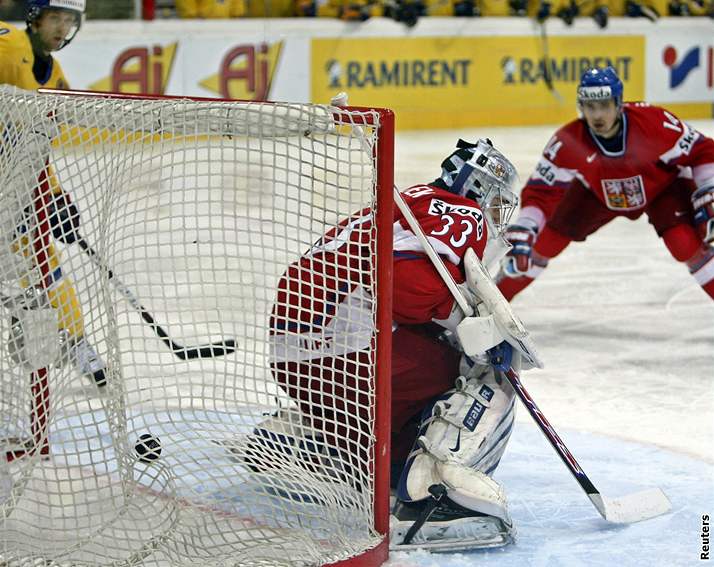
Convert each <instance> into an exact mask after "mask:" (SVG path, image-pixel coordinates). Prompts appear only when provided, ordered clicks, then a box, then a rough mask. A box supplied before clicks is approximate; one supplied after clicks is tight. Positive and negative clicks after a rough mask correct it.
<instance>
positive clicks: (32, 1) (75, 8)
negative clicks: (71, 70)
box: [25, 0, 86, 49]
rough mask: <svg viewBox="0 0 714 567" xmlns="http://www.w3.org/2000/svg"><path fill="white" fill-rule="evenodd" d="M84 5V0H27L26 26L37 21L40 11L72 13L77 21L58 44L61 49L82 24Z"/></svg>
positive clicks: (72, 37)
mask: <svg viewBox="0 0 714 567" xmlns="http://www.w3.org/2000/svg"><path fill="white" fill-rule="evenodd" d="M85 5H86V0H27V12H26V14H25V21H26V22H27V26H28V27H30V26H31V25H32V24H33V23H34V22H35V21H37V19H38V18H39V17H40V16H41V15H42V12H44V11H45V10H62V11H65V12H70V13H72V14H74V15H75V17H76V21H77V23H76V25H75V26H73V27H72V29H71V30H70V32H69V33H68V34H67V38H66V39H65V40H64V42H63V43H62V45H61V46H60V49H62V48H63V47H65V46H66V45H67V44H69V42H70V41H72V40H73V39H74V36H75V35H77V32H78V31H79V28H80V27H81V25H82V17H83V16H84V9H85Z"/></svg>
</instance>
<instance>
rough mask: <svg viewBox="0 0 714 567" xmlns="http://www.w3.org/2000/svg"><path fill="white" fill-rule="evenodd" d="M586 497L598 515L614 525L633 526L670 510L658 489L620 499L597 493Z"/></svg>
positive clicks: (670, 505) (634, 493) (668, 502)
mask: <svg viewBox="0 0 714 567" xmlns="http://www.w3.org/2000/svg"><path fill="white" fill-rule="evenodd" d="M588 496H589V497H590V500H591V501H592V503H593V505H594V506H595V508H597V511H598V512H600V515H601V516H602V517H603V518H604V519H605V520H607V521H608V522H613V523H615V524H634V523H635V522H641V521H643V520H649V519H650V518H656V517H657V516H661V515H662V514H666V513H667V512H669V511H670V510H671V509H672V504H671V502H670V501H669V498H667V496H666V495H665V493H664V492H662V491H661V490H660V489H659V488H651V489H649V490H641V491H639V492H633V493H632V494H628V495H626V496H622V497H620V498H607V497H606V496H603V495H602V494H600V493H599V492H597V493H594V494H588Z"/></svg>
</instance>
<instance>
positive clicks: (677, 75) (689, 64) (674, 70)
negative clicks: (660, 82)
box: [662, 45, 712, 89]
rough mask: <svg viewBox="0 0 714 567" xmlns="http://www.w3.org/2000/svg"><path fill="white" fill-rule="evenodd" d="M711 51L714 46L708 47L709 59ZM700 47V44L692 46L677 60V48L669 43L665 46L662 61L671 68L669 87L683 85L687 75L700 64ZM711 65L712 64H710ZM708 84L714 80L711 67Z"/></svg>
mask: <svg viewBox="0 0 714 567" xmlns="http://www.w3.org/2000/svg"><path fill="white" fill-rule="evenodd" d="M711 51H712V48H711V47H710V48H709V49H708V52H709V59H711ZM700 52H701V50H700V48H699V46H697V47H692V48H691V49H689V51H687V52H686V53H685V54H684V55H683V56H682V58H681V59H680V60H679V62H677V58H678V57H677V55H678V54H677V50H676V48H675V47H674V46H672V45H668V46H667V47H665V48H664V51H663V52H662V61H663V62H664V64H665V65H666V66H667V67H668V68H669V88H671V89H674V88H677V87H678V86H679V85H681V84H682V83H683V82H684V80H685V79H686V78H687V76H688V75H689V74H690V73H691V72H692V71H693V70H694V69H696V68H697V67H699V65H700V64H701V61H700V58H701V56H700ZM710 67H711V65H710ZM707 80H708V86H711V82H712V77H711V69H710V70H709V73H708V77H707Z"/></svg>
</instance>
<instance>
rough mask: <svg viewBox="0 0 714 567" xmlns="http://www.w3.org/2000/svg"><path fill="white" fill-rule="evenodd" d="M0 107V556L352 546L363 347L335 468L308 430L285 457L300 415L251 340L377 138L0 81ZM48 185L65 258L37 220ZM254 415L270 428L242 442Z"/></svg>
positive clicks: (313, 121)
mask: <svg viewBox="0 0 714 567" xmlns="http://www.w3.org/2000/svg"><path fill="white" fill-rule="evenodd" d="M0 107H2V111H1V112H0V117H1V118H0V121H1V122H2V124H0V126H1V127H2V131H3V135H2V140H1V144H2V145H0V294H1V296H0V299H1V302H2V308H1V309H0V449H2V452H1V453H0V565H6V564H7V565H34V564H42V565H109V564H111V565H135V564H136V565H139V564H141V565H204V564H205V565H266V566H267V565H270V566H278V565H318V564H324V563H330V562H336V561H340V560H344V559H345V558H349V557H351V556H354V555H358V554H360V553H361V552H362V551H364V550H365V549H367V548H370V547H373V546H374V545H376V543H377V542H378V541H379V539H380V536H379V534H377V533H376V531H375V529H374V522H373V516H374V511H373V498H374V492H373V486H372V485H373V471H372V465H373V463H372V462H371V461H370V459H371V457H370V456H369V455H370V451H369V450H368V449H369V447H370V446H371V445H370V444H371V443H372V442H373V441H374V439H373V437H371V435H373V423H372V417H373V407H372V406H373V404H374V395H373V382H374V360H375V356H374V352H373V349H372V350H370V356H369V357H367V358H368V360H367V361H366V363H364V364H363V365H362V366H361V367H360V368H359V369H358V371H357V372H355V375H354V381H353V383H352V382H351V386H350V387H353V388H355V389H356V390H358V391H359V392H360V396H357V399H358V400H359V402H360V403H363V404H364V405H365V407H363V408H359V411H356V412H355V415H353V416H351V418H350V420H349V423H348V424H347V425H346V427H347V430H348V433H347V435H348V436H350V437H355V438H359V439H358V442H357V443H358V445H359V447H362V448H364V450H357V451H355V452H354V453H353V454H349V451H346V450H345V446H344V445H341V444H340V443H338V442H336V441H334V438H333V437H332V436H330V435H327V434H325V435H321V433H326V432H325V431H322V432H321V431H320V427H323V428H324V427H327V428H329V427H330V426H329V424H327V425H325V424H324V423H322V422H320V423H312V424H311V428H310V429H309V433H310V435H312V437H309V439H312V440H315V439H317V440H319V443H317V446H314V443H313V444H311V443H304V444H301V445H300V446H299V447H298V446H296V445H295V444H294V443H295V442H294V439H295V438H298V439H299V438H301V434H302V431H303V430H302V429H301V428H302V427H303V425H305V424H304V423H303V422H304V420H305V417H304V416H301V415H299V413H298V411H297V408H296V405H295V403H294V401H293V400H292V399H291V398H290V397H289V396H288V395H287V394H286V392H285V391H284V390H283V389H281V388H280V387H279V386H278V385H277V383H276V380H275V379H274V376H273V372H271V367H270V361H269V357H270V347H269V342H268V336H269V328H270V324H269V320H270V314H271V309H272V308H273V304H274V302H275V301H276V297H277V295H276V294H277V285H278V281H279V279H280V278H281V276H282V275H283V273H284V272H285V270H286V268H287V266H288V265H289V264H290V263H292V262H295V261H296V260H298V258H300V256H301V255H303V254H304V253H305V252H306V251H307V250H310V248H311V246H313V244H314V243H315V242H316V241H318V239H319V238H320V237H321V236H322V235H323V234H324V233H326V232H327V231H329V230H330V229H331V228H334V227H336V226H337V223H338V222H339V221H340V220H341V219H343V218H345V217H346V216H348V215H350V214H352V213H355V212H356V211H360V210H362V209H363V208H365V207H374V204H375V192H376V186H377V184H376V173H375V171H376V170H375V166H376V159H375V157H373V154H372V153H371V152H370V151H369V150H368V148H369V146H372V145H375V144H377V143H378V137H377V135H376V133H377V131H378V130H377V128H369V127H368V128H351V127H349V124H350V122H351V121H353V120H354V119H355V117H359V120H360V121H361V123H362V124H365V123H371V124H373V125H378V120H379V115H378V114H377V113H376V112H371V111H370V112H367V111H366V112H363V113H358V112H355V111H346V110H338V109H336V108H331V107H324V106H318V105H288V104H258V103H251V104H248V103H229V102H209V101H189V100H182V99H181V100H179V99H171V100H156V99H154V100H147V99H140V98H130V99H115V98H108V97H100V96H84V95H60V94H36V93H27V92H24V91H19V90H15V89H12V88H6V87H3V88H2V89H1V90H0ZM335 119H337V120H338V122H343V123H345V124H347V126H337V127H335ZM377 154H378V152H377ZM60 187H61V190H62V191H64V192H65V193H67V194H69V195H70V197H71V200H72V202H73V203H74V204H75V205H76V206H77V208H78V211H79V215H80V219H81V224H80V228H79V232H80V233H81V237H83V239H84V242H83V243H80V242H79V241H75V242H73V243H63V242H62V240H71V236H65V237H63V238H59V239H58V238H57V235H56V234H53V233H52V229H51V227H50V225H49V224H48V222H47V221H48V217H50V216H51V215H52V209H51V207H52V206H53V205H52V203H53V199H54V196H56V195H57V191H59V190H60ZM389 190H390V191H391V188H389ZM368 215H372V213H371V212H370V213H368ZM58 218H61V216H58ZM70 218H73V217H72V215H71V214H70ZM64 220H67V219H66V218H65V219H64ZM60 225H61V221H60ZM63 226H68V225H63ZM354 230H356V231H363V234H362V237H361V240H362V241H364V242H373V241H374V238H375V231H376V229H375V227H374V223H372V222H365V223H362V224H359V225H357V226H356V227H355V228H354ZM68 232H71V231H68ZM367 249H371V250H372V252H373V247H371V246H369V245H368V246H367ZM361 250H362V252H360V254H361V257H360V258H359V263H358V264H359V265H358V267H356V268H354V269H356V270H361V271H362V272H363V273H361V274H359V275H358V277H359V279H360V282H361V284H362V285H364V286H365V294H364V297H362V300H361V304H360V309H359V310H354V313H355V315H354V316H355V317H356V318H359V321H360V324H362V325H366V327H363V328H362V332H363V333H364V332H366V333H367V337H368V339H369V337H370V336H371V337H372V338H373V337H374V335H375V333H376V331H375V316H376V310H377V307H378V305H377V302H376V301H375V300H373V299H372V298H373V297H375V296H376V294H375V293H374V282H375V280H376V278H375V277H374V274H375V270H376V265H375V259H374V258H375V254H374V253H371V254H364V250H365V248H364V247H363V248H362V249H361ZM353 252H354V250H352V249H351V248H350V247H345V249H344V250H341V251H338V253H337V254H336V256H339V255H340V254H350V253H353ZM315 269H316V270H317V269H324V265H323V266H322V268H319V267H315ZM318 279H319V278H316V279H314V280H313V284H311V285H319V284H318V283H317V282H318ZM370 285H371V286H372V287H371V288H370ZM313 291H314V290H313ZM300 309H310V305H309V302H307V303H306V304H305V305H303V306H301V307H300ZM365 309H366V312H367V313H368V317H367V318H366V323H365V317H364V313H365ZM341 313H342V314H341V315H340V316H344V317H346V319H347V321H348V323H349V318H350V317H351V316H352V314H353V310H352V309H349V308H348V309H345V310H343V312H341ZM153 320H155V323H152V321H153ZM365 329H366V331H365ZM165 334H168V336H166V335H165ZM82 339H83V340H82ZM233 341H234V342H233ZM78 343H82V344H81V345H79V346H78ZM210 345H213V346H210ZM371 346H372V347H373V346H374V345H373V341H372V345H371ZM79 347H88V348H89V349H90V350H89V352H88V351H86V350H84V351H81V348H80V350H76V349H77V348H79ZM200 347H205V348H203V350H201V349H200ZM92 349H93V350H95V351H96V353H97V355H98V356H99V358H100V359H101V361H103V362H104V365H105V369H104V377H105V378H106V385H105V386H98V385H97V384H96V383H95V378H96V377H98V376H99V377H101V376H102V374H101V371H100V372H99V373H95V374H94V375H92V372H94V371H95V370H96V369H101V367H102V362H101V361H98V360H93V358H92V353H91V350H92ZM233 349H234V351H233ZM80 351H81V352H80ZM230 351H232V352H230ZM82 372H84V373H85V374H84V375H82ZM294 372H299V369H298V370H294ZM312 385H313V382H310V381H308V382H307V383H306V385H305V386H304V387H305V388H307V389H308V390H309V388H310V387H312ZM308 395H309V392H308ZM319 403H323V402H319ZM324 403H325V404H327V405H329V402H324ZM279 408H281V409H280V411H279V412H278V409H279ZM276 412H278V413H277V414H276ZM266 419H267V420H269V421H270V423H271V427H272V429H273V430H278V431H284V432H287V433H288V434H290V435H289V436H282V435H277V436H274V437H271V438H270V439H272V441H271V442H269V443H267V445H266V444H265V442H263V444H262V445H261V444H259V445H258V446H257V448H256V446H253V447H252V448H251V447H249V449H246V443H247V441H246V440H248V439H250V436H251V435H252V434H253V433H254V428H255V426H256V425H257V424H262V423H263V422H264V421H265V420H266ZM325 419H327V417H326V418H325ZM360 420H361V421H360ZM147 433H148V434H150V435H152V436H154V438H156V439H158V440H159V442H160V447H161V454H160V456H159V458H157V459H155V460H153V461H149V462H144V461H142V460H140V459H139V458H138V457H137V453H136V451H135V444H136V442H137V440H138V438H139V437H140V436H141V435H143V434H147ZM353 434H354V435H353ZM289 439H293V440H289ZM338 445H339V446H338ZM2 455H7V459H4V458H2ZM246 455H247V456H246ZM326 455H327V456H329V458H327V457H326ZM150 456H151V455H150ZM43 561H44V562H43ZM34 562H37V563H34Z"/></svg>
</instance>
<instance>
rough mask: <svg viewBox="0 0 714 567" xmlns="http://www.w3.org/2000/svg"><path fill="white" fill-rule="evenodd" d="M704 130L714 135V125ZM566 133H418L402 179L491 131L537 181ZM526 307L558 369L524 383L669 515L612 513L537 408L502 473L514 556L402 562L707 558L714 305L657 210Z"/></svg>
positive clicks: (567, 432)
mask: <svg viewBox="0 0 714 567" xmlns="http://www.w3.org/2000/svg"><path fill="white" fill-rule="evenodd" d="M692 124H693V125H694V126H695V127H697V128H698V129H700V130H701V131H702V132H704V133H705V134H707V135H709V136H714V121H693V122H692ZM553 130H554V128H552V127H548V128H544V127H529V128H511V129H506V128H493V129H479V130H463V131H449V132H446V131H444V132H442V131H439V132H421V133H405V134H401V135H399V136H398V139H397V156H396V163H397V182H398V184H400V186H402V187H406V186H408V185H410V184H413V183H422V182H426V181H430V180H431V179H433V178H435V177H436V176H437V175H438V173H439V163H440V162H441V160H442V159H443V158H444V157H445V156H447V155H448V154H449V152H450V151H451V150H452V148H453V147H454V144H455V142H456V140H457V139H458V138H459V137H462V138H465V139H468V140H472V139H475V138H477V137H479V136H488V137H490V138H491V139H492V140H493V142H494V144H495V145H496V147H498V148H500V149H502V150H503V151H504V153H505V154H506V155H507V156H509V157H511V158H512V159H513V161H514V163H515V164H516V167H517V168H518V170H519V173H520V175H521V179H522V180H523V181H525V179H526V178H527V177H528V175H529V174H530V170H531V169H532V168H533V166H534V165H535V163H536V161H537V159H538V156H539V153H540V151H541V149H542V147H543V146H544V145H545V143H546V142H547V141H548V139H549V137H550V136H551V135H552V133H553ZM513 306H514V308H515V310H516V312H517V313H518V315H519V316H520V317H521V318H522V319H523V321H524V323H525V325H526V326H527V327H528V328H529V329H530V330H531V332H532V334H533V338H534V339H535V342H536V345H537V347H538V349H539V353H540V354H541V356H542V358H543V361H544V363H545V369H543V370H531V371H527V372H524V373H523V383H524V385H525V386H526V388H527V389H528V391H529V393H530V394H531V395H532V397H533V398H534V399H535V401H536V403H537V404H538V405H539V407H540V409H541V410H542V411H543V413H544V414H545V415H546V417H547V418H548V420H549V421H550V422H551V424H552V425H553V426H554V427H555V428H556V430H557V431H558V433H559V434H560V436H561V437H562V438H563V440H564V441H565V443H566V444H567V445H568V448H569V449H570V450H571V452H572V453H573V454H574V455H575V457H576V459H578V461H579V462H580V464H581V465H582V467H583V468H584V470H585V472H586V474H587V475H588V476H589V478H590V480H591V481H592V482H593V483H594V484H595V486H596V487H597V488H598V489H599V490H600V491H601V492H602V493H603V494H604V495H606V496H609V497H612V498H615V497H620V496H624V495H625V494H629V493H631V492H635V491H638V490H640V489H645V488H653V487H660V488H662V489H663V490H664V492H665V493H666V494H667V495H668V496H669V498H670V500H671V501H672V505H673V509H672V512H671V513H669V514H668V515H666V516H663V517H660V518H656V519H653V520H649V521H646V522H641V523H638V524H634V525H630V526H617V525H614V524H608V523H607V522H605V521H604V520H602V519H601V518H600V516H599V515H598V513H597V511H596V510H595V509H594V508H593V507H592V505H591V504H590V502H589V500H588V499H587V497H586V496H585V494H584V493H583V492H582V491H581V489H580V487H579V486H578V485H577V484H576V482H575V481H574V480H573V479H572V478H571V477H570V475H569V473H568V472H567V470H566V469H565V467H564V466H563V465H562V464H561V462H560V461H559V460H558V457H557V456H556V454H555V453H554V452H553V450H552V449H551V447H550V446H549V445H548V443H547V441H546V440H545V438H543V436H542V435H541V433H540V431H539V430H538V429H537V428H536V427H535V425H534V424H533V423H532V422H531V420H530V417H529V415H528V414H527V412H526V411H525V410H523V408H519V409H520V412H519V415H518V417H517V425H516V428H515V432H514V434H513V437H512V440H511V443H510V445H509V447H508V449H507V450H506V454H505V456H504V458H503V460H502V461H501V465H500V467H499V469H498V471H497V473H496V478H497V479H498V480H499V481H501V482H503V484H504V486H505V487H506V490H507V492H508V495H509V498H510V502H511V509H512V515H513V519H514V521H515V524H516V527H517V529H518V535H519V537H518V541H517V543H516V544H515V545H513V546H511V547H509V548H505V549H501V550H498V551H485V552H473V553H468V554H465V553H461V554H441V555H432V554H428V553H425V552H417V553H410V554H407V553H393V554H392V557H391V559H390V560H389V562H388V563H387V565H388V566H389V567H411V566H418V567H436V566H438V567H467V566H477V565H478V566H484V565H499V566H500V567H507V566H511V565H512V566H516V565H518V566H534V567H536V566H537V567H540V566H543V567H545V566H547V567H560V566H562V567H566V566H567V567H574V566H601V565H607V564H614V565H618V567H627V566H636V565H637V566H639V565H652V566H667V567H669V566H679V565H695V564H700V562H699V552H700V548H701V543H702V540H701V538H700V533H701V527H702V520H701V517H702V515H704V514H709V516H710V517H711V515H712V513H713V512H714V452H713V451H712V434H713V433H714V381H713V378H714V372H713V371H712V366H713V363H714V303H712V301H711V300H710V299H709V298H708V296H707V295H706V294H705V293H704V292H703V291H702V290H701V289H700V288H699V286H698V285H697V284H696V283H695V282H694V280H693V279H692V278H691V276H690V275H689V274H688V272H687V270H686V268H685V267H684V266H683V265H681V264H678V263H677V262H675V261H674V260H673V259H672V258H671V257H670V256H669V253H668V252H667V250H666V248H665V246H664V244H663V243H662V242H661V241H660V240H659V239H658V238H657V236H656V234H655V233H654V231H653V230H652V228H651V226H650V225H649V224H648V223H647V221H646V220H645V219H640V220H638V221H636V222H632V221H627V220H624V219H617V220H615V221H614V222H612V223H610V225H608V226H606V227H605V228H603V229H601V230H600V231H599V232H598V233H597V234H595V235H593V236H592V237H591V238H589V239H588V240H587V241H586V242H584V243H575V244H573V245H571V246H570V247H569V248H568V249H567V250H565V252H563V254H561V256H559V257H558V258H557V259H556V260H554V261H552V262H551V264H550V266H549V267H548V269H547V270H546V271H545V272H544V273H543V275H542V276H541V277H540V278H539V280H538V281H537V282H536V283H534V284H533V285H532V286H530V287H529V288H528V289H526V290H525V291H524V292H523V293H522V294H521V295H520V296H518V297H517V298H516V299H515V300H514V302H513Z"/></svg>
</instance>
